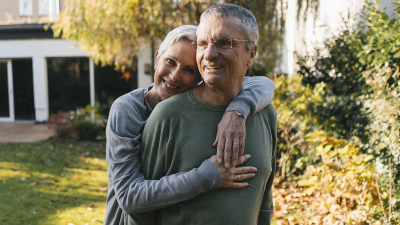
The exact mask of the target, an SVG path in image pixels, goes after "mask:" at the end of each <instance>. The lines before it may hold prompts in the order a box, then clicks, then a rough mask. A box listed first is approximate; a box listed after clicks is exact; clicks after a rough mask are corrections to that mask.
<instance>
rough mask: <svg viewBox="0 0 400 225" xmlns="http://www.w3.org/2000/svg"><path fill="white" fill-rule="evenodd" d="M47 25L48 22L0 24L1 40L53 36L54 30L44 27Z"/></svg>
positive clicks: (47, 37)
mask: <svg viewBox="0 0 400 225" xmlns="http://www.w3.org/2000/svg"><path fill="white" fill-rule="evenodd" d="M46 25H47V24H46V23H43V24H38V23H28V24H11V25H0V40H15V39H49V38H53V31H52V30H51V29H48V30H45V29H44V27H45V26H46Z"/></svg>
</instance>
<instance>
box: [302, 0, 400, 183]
mask: <svg viewBox="0 0 400 225" xmlns="http://www.w3.org/2000/svg"><path fill="white" fill-rule="evenodd" d="M379 2H380V1H377V2H376V4H379ZM365 9H366V12H365V15H364V21H365V22H364V24H363V25H362V26H363V27H362V28H360V29H358V30H356V31H355V32H353V33H351V32H349V31H344V32H342V33H341V34H340V35H339V36H337V37H334V38H332V39H330V40H328V41H327V42H326V43H325V44H326V49H327V51H328V54H327V55H326V56H318V57H317V58H316V59H314V60H311V61H312V62H313V63H312V64H311V65H308V64H307V63H308V62H310V60H309V59H307V58H303V60H301V61H300V67H301V70H300V71H299V73H302V74H304V76H305V77H304V79H303V82H304V83H305V84H310V87H311V88H314V86H315V85H316V84H318V83H321V82H324V84H326V92H325V95H324V98H325V101H324V102H322V104H321V105H319V106H316V107H317V108H318V110H313V113H314V115H315V117H316V119H317V120H318V123H319V124H322V125H324V130H325V131H326V132H328V134H330V135H333V136H336V137H338V138H345V139H347V140H351V139H354V140H359V141H361V144H360V145H359V147H361V151H362V152H363V153H369V154H374V156H376V158H377V159H379V160H380V161H379V162H382V163H383V168H384V169H385V170H386V171H387V170H388V159H392V161H393V166H394V171H395V174H394V176H395V177H396V179H397V180H399V178H400V172H399V171H400V151H399V149H400V113H399V112H400V101H399V99H400V72H399V71H400V51H399V50H400V32H399V30H400V1H395V2H394V9H395V12H396V14H397V16H396V17H395V18H393V19H389V17H388V16H387V15H386V13H385V12H384V9H381V10H379V8H378V7H377V5H375V6H373V5H372V4H371V3H368V2H366V8H365Z"/></svg>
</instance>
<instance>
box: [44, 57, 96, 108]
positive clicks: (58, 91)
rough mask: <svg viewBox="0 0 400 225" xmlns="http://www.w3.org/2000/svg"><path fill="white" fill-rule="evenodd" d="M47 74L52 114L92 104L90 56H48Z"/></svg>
mask: <svg viewBox="0 0 400 225" xmlns="http://www.w3.org/2000/svg"><path fill="white" fill-rule="evenodd" d="M47 75H48V78H47V83H48V94H49V112H50V114H57V113H58V112H59V111H62V112H69V111H71V110H72V111H75V110H76V109H77V108H83V107H85V106H87V105H89V104H90V84H89V83H90V82H89V79H90V78H89V58H86V57H76V58H75V57H74V58H47Z"/></svg>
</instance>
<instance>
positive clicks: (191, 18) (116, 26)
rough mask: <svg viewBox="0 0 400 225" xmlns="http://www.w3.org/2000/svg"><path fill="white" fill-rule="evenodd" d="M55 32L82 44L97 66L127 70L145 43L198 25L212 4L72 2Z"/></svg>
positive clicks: (152, 0)
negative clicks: (184, 27)
mask: <svg viewBox="0 0 400 225" xmlns="http://www.w3.org/2000/svg"><path fill="white" fill-rule="evenodd" d="M64 4H65V9H64V10H63V11H62V12H61V14H60V17H59V20H58V21H56V22H55V23H54V25H53V26H52V29H53V31H54V35H55V36H60V35H61V37H62V38H63V39H69V40H73V41H75V42H76V43H79V44H80V45H81V47H82V48H83V50H84V51H86V52H89V53H90V54H91V55H92V57H93V59H94V61H95V62H96V63H98V62H101V63H102V64H112V63H113V62H114V63H115V65H116V66H117V67H118V66H121V68H122V69H124V68H125V67H131V66H134V65H135V62H134V60H133V59H134V57H135V53H136V52H138V50H139V47H140V45H141V44H143V41H144V40H146V41H148V40H150V42H154V41H155V40H156V39H157V38H161V37H165V35H166V34H167V33H168V32H169V31H170V30H171V29H172V28H174V27H177V26H180V25H184V24H195V25H196V24H197V23H198V21H199V18H200V15H201V13H202V12H203V11H204V10H205V9H206V8H207V7H208V5H209V4H210V3H206V2H204V1H202V0H182V1H174V0H140V1H139V0H119V1H107V0H90V1H87V0H69V1H64Z"/></svg>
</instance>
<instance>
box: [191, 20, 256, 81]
mask: <svg viewBox="0 0 400 225" xmlns="http://www.w3.org/2000/svg"><path fill="white" fill-rule="evenodd" d="M241 24H242V21H241V19H239V18H237V17H226V18H223V19H221V18H218V17H214V16H209V17H206V18H205V19H203V20H202V21H201V23H200V25H199V28H198V31H197V43H198V44H201V43H206V44H205V45H203V46H205V48H204V47H202V48H199V47H197V52H196V61H197V65H198V67H199V71H200V73H201V75H202V77H203V80H204V82H205V83H206V84H208V85H213V86H214V85H219V86H221V85H222V87H224V86H226V87H236V86H238V85H241V84H242V82H243V78H244V75H245V74H246V69H247V68H248V67H250V66H251V64H252V62H253V59H254V56H255V53H256V51H257V46H255V47H254V48H253V49H252V51H247V50H246V41H237V40H245V39H246V36H245V34H244V32H243V31H242V29H241ZM230 39H232V40H233V41H232V48H218V44H216V43H215V42H213V41H217V42H218V41H220V40H230ZM235 39H236V40H235ZM207 42H208V45H207Z"/></svg>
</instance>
